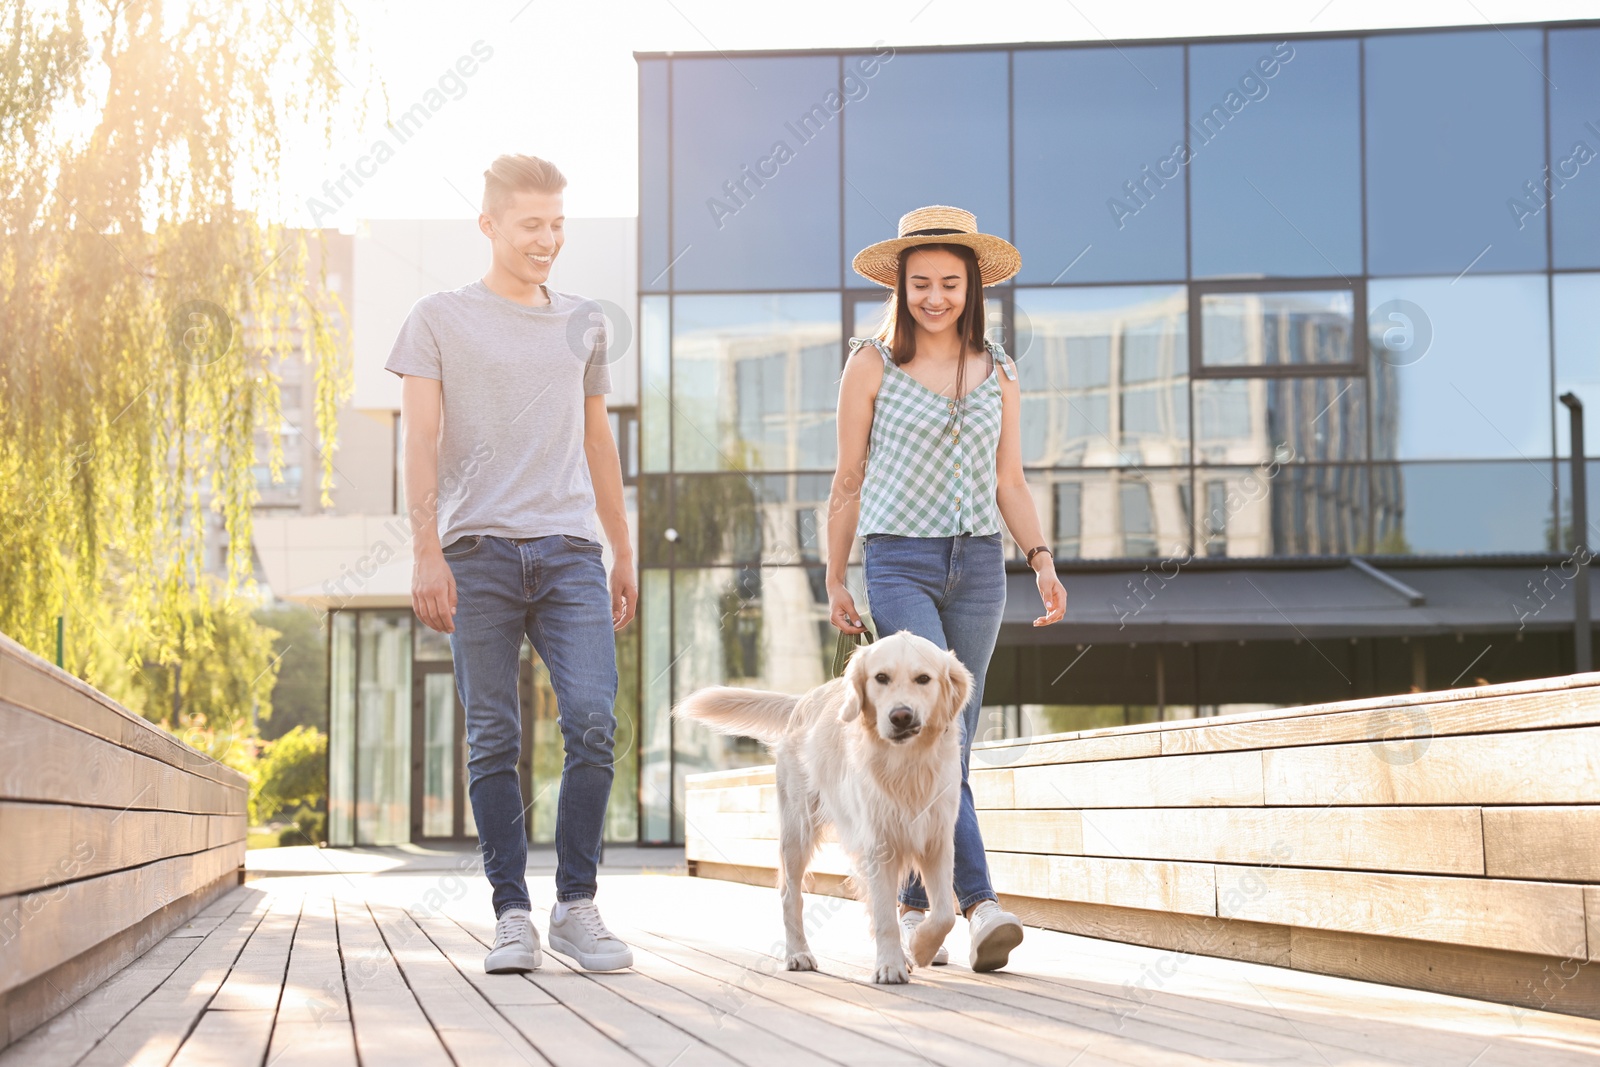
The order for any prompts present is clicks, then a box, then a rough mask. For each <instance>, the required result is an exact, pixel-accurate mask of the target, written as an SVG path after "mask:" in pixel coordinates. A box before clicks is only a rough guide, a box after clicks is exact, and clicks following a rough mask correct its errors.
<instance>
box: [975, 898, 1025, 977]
mask: <svg viewBox="0 0 1600 1067" xmlns="http://www.w3.org/2000/svg"><path fill="white" fill-rule="evenodd" d="M967 929H968V931H969V932H970V933H971V934H972V959H971V962H972V969H973V970H975V971H998V970H999V969H1000V968H1002V967H1004V966H1005V965H1006V961H1007V960H1009V959H1010V958H1011V950H1012V949H1014V948H1016V947H1017V946H1018V945H1020V944H1022V921H1021V920H1020V919H1018V918H1017V917H1016V916H1015V915H1013V914H1011V913H1010V912H1009V911H1001V910H1000V905H999V904H997V903H995V902H994V901H992V900H984V901H980V902H979V903H978V906H977V907H975V908H973V909H972V917H971V918H969V919H968V920H967Z"/></svg>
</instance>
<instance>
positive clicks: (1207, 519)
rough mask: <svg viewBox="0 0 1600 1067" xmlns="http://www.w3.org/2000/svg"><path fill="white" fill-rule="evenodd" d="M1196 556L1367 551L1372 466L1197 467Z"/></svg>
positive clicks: (1313, 554) (1300, 554) (1335, 553)
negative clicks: (1198, 503) (1368, 472)
mask: <svg viewBox="0 0 1600 1067" xmlns="http://www.w3.org/2000/svg"><path fill="white" fill-rule="evenodd" d="M1195 494H1196V496H1197V497H1198V498H1199V500H1200V507H1199V508H1198V509H1197V511H1196V514H1195V534H1194V540H1195V555H1197V556H1325V555H1349V554H1356V553H1362V552H1366V551H1368V545H1369V544H1370V536H1369V530H1368V521H1367V509H1368V504H1367V469H1366V468H1365V467H1362V466H1349V465H1338V466H1333V465H1329V466H1324V465H1321V464H1316V465H1307V464H1281V465H1280V464H1268V465H1263V466H1257V467H1214V468H1206V469H1204V470H1199V471H1196V472H1195Z"/></svg>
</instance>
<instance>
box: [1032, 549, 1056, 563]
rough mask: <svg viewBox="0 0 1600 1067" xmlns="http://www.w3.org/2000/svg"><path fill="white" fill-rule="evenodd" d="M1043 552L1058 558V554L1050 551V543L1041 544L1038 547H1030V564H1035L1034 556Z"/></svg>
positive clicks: (1052, 557)
mask: <svg viewBox="0 0 1600 1067" xmlns="http://www.w3.org/2000/svg"><path fill="white" fill-rule="evenodd" d="M1041 552H1043V553H1045V554H1047V555H1048V556H1049V557H1050V558H1051V559H1055V558H1056V554H1055V553H1054V552H1051V551H1050V546H1049V545H1040V546H1039V547H1038V548H1030V549H1028V566H1030V567H1031V566H1033V557H1034V556H1037V555H1038V554H1039V553H1041Z"/></svg>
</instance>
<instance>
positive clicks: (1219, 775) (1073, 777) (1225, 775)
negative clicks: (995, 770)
mask: <svg viewBox="0 0 1600 1067" xmlns="http://www.w3.org/2000/svg"><path fill="white" fill-rule="evenodd" d="M1004 773H1007V774H1010V775H1012V776H1013V790H1014V796H1013V798H1012V799H1013V804H1012V806H1014V807H1018V808H1124V807H1130V806H1138V807H1141V808H1148V807H1157V808H1168V807H1187V806H1202V807H1212V806H1217V805H1240V804H1244V805H1255V806H1260V805H1261V804H1262V803H1263V800H1262V778H1261V756H1260V755H1259V754H1257V753H1254V752H1218V753H1214V754H1205V755H1198V756H1157V757H1154V758H1151V759H1126V760H1115V761H1111V762H1103V763H1072V764H1066V765H1060V766H1044V767H1018V768H1015V769H1013V770H1010V771H1007V772H1004ZM986 806H987V805H986Z"/></svg>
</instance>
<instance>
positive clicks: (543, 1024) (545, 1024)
mask: <svg viewBox="0 0 1600 1067" xmlns="http://www.w3.org/2000/svg"><path fill="white" fill-rule="evenodd" d="M499 1011H500V1014H501V1015H504V1016H505V1017H506V1018H507V1019H508V1020H510V1022H511V1024H512V1025H513V1026H515V1027H516V1028H517V1030H518V1031H519V1032H520V1033H521V1034H522V1036H523V1037H525V1038H527V1039H528V1042H529V1043H530V1044H531V1045H533V1046H534V1047H535V1048H537V1049H538V1050H539V1051H540V1052H541V1053H543V1054H544V1057H545V1059H547V1060H549V1061H550V1062H551V1063H553V1064H555V1067H638V1065H639V1064H641V1063H651V1064H652V1067H662V1065H661V1064H659V1063H655V1062H654V1061H650V1060H645V1059H643V1058H642V1057H640V1056H638V1055H635V1054H634V1053H633V1052H630V1051H629V1050H628V1049H625V1048H623V1047H622V1046H621V1045H619V1044H617V1043H616V1042H615V1041H613V1040H611V1038H609V1037H607V1036H606V1035H605V1034H603V1033H601V1032H600V1031H599V1030H597V1029H595V1028H594V1027H593V1026H591V1025H590V1024H589V1023H588V1022H587V1021H585V1020H584V1019H583V1018H581V1017H579V1016H578V1015H577V1014H575V1013H574V1012H572V1011H571V1010H570V1009H568V1008H567V1006H566V1005H564V1004H504V1005H501V1007H500V1008H499ZM690 1046H691V1043H690V1042H689V1041H688V1040H687V1039H686V1040H685V1041H684V1042H683V1044H682V1045H680V1046H679V1049H678V1051H680V1052H682V1051H684V1050H685V1049H686V1048H690Z"/></svg>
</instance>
